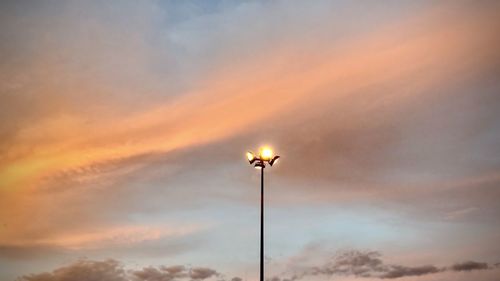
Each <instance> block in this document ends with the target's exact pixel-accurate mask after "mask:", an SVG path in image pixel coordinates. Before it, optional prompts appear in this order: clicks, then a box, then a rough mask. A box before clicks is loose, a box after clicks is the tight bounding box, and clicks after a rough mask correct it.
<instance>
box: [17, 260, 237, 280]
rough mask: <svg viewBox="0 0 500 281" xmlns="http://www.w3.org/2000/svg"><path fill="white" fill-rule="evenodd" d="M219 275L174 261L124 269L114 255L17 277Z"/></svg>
mask: <svg viewBox="0 0 500 281" xmlns="http://www.w3.org/2000/svg"><path fill="white" fill-rule="evenodd" d="M219 276H221V275H220V274H219V273H218V272H217V271H216V270H214V269H211V268H207V267H192V268H188V267H186V266H183V265H175V266H159V267H153V266H148V267H144V268H142V269H140V270H126V269H125V268H124V266H123V264H122V263H120V262H119V261H116V260H113V259H108V260H104V261H93V260H86V259H82V260H79V261H77V262H75V263H73V264H70V265H67V266H63V267H60V268H58V269H55V270H54V271H52V272H44V273H40V274H30V275H25V276H22V277H20V278H18V279H17V281H80V280H81V281H171V280H181V279H185V280H198V281H199V280H205V279H209V278H211V277H219ZM238 280H239V281H241V278H240V279H238V277H235V278H233V279H232V281H238Z"/></svg>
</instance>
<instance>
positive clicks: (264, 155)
mask: <svg viewBox="0 0 500 281" xmlns="http://www.w3.org/2000/svg"><path fill="white" fill-rule="evenodd" d="M279 158H280V157H279V156H278V155H274V152H273V150H272V149H271V148H270V147H269V146H264V147H261V148H260V149H259V156H258V157H257V156H255V154H253V153H252V152H250V151H249V152H247V159H248V162H250V164H251V165H252V164H253V165H254V167H255V169H260V281H264V168H265V167H266V162H267V163H268V164H269V166H272V165H274V164H276V162H278V159H279ZM254 163H255V164H254Z"/></svg>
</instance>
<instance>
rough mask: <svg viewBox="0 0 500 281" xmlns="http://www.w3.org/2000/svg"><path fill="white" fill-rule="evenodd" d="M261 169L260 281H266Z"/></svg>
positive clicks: (262, 170)
mask: <svg viewBox="0 0 500 281" xmlns="http://www.w3.org/2000/svg"><path fill="white" fill-rule="evenodd" d="M260 170H261V171H260V281H264V167H262V168H261V169H260Z"/></svg>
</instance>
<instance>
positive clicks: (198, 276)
mask: <svg viewBox="0 0 500 281" xmlns="http://www.w3.org/2000/svg"><path fill="white" fill-rule="evenodd" d="M217 275H218V273H217V271H215V270H213V269H211V268H207V267H195V268H192V269H191V270H189V277H190V278H191V279H195V280H203V279H207V278H210V277H212V276H217Z"/></svg>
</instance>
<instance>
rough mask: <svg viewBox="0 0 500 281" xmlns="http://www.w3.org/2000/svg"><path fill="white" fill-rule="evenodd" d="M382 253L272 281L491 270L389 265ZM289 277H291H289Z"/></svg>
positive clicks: (351, 256) (344, 256) (344, 258)
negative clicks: (313, 277) (382, 257)
mask: <svg viewBox="0 0 500 281" xmlns="http://www.w3.org/2000/svg"><path fill="white" fill-rule="evenodd" d="M381 256H382V255H381V254H380V253H379V252H374V251H368V252H362V251H355V250H354V251H348V252H344V253H341V254H339V255H337V256H334V257H333V258H331V260H330V261H328V262H327V263H325V264H323V265H321V266H311V267H306V268H302V269H299V270H298V272H296V271H294V270H292V272H294V273H293V274H292V275H291V276H289V277H284V278H282V279H281V278H280V277H278V276H275V277H273V278H271V279H269V280H272V281H279V280H299V279H303V278H306V277H307V276H355V277H363V278H379V279H396V278H402V277H410V276H422V275H429V274H435V273H440V272H444V271H472V270H481V269H487V268H488V264H487V263H480V262H473V261H469V262H464V263H459V264H455V265H453V266H451V267H450V268H447V267H438V266H434V265H419V266H405V265H398V264H387V263H385V262H384V261H383V260H382V259H381ZM285 275H287V274H285Z"/></svg>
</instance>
